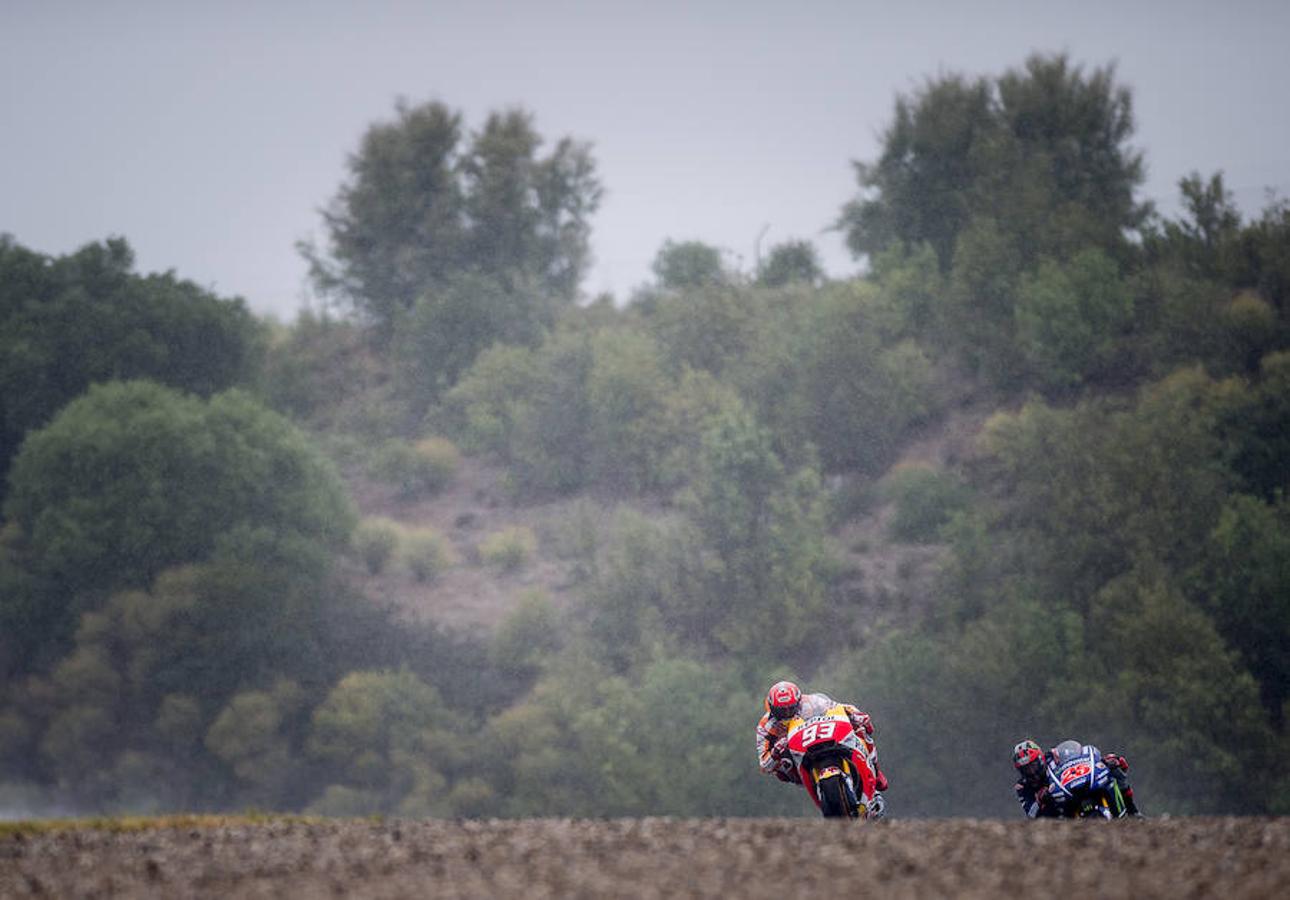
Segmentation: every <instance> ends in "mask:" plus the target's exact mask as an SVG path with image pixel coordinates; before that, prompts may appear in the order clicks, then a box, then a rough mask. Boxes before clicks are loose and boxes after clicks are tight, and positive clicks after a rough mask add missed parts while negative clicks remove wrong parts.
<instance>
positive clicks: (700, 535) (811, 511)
mask: <svg viewBox="0 0 1290 900" xmlns="http://www.w3.org/2000/svg"><path fill="white" fill-rule="evenodd" d="M686 508H687V511H688V513H689V516H690V519H691V521H692V522H693V524H694V527H695V529H696V533H695V544H694V546H695V548H696V549H697V550H698V552H699V553H700V554H701V556H702V558H703V563H702V564H701V566H699V567H698V570H697V571H698V572H699V573H700V574H699V575H698V577H697V581H698V584H697V586H696V587H697V590H698V591H699V592H700V593H699V596H700V597H701V598H702V599H701V600H700V602H699V604H698V605H697V608H696V606H692V612H691V616H693V617H694V621H693V626H694V630H693V633H695V634H702V635H712V636H713V637H715V638H716V641H717V643H718V644H719V645H720V646H721V647H723V648H724V649H726V650H729V651H731V652H733V653H740V654H748V653H756V652H758V651H764V649H765V647H766V644H765V640H766V635H768V634H774V635H775V636H776V638H775V645H776V647H777V648H779V649H780V650H782V651H783V652H791V651H792V650H793V649H800V648H801V646H802V645H803V644H804V643H805V642H806V641H807V640H808V639H809V638H810V637H813V636H815V635H817V634H819V633H820V632H821V630H822V629H824V628H827V627H828V624H827V622H826V619H825V617H824V613H825V595H824V583H823V580H822V577H821V572H822V569H823V563H824V560H825V548H824V543H823V538H824V504H823V493H822V489H821V486H820V483H819V477H818V475H817V474H816V473H815V471H814V470H812V469H802V470H800V471H798V472H795V473H789V472H787V471H786V470H785V468H784V465H783V463H781V462H780V460H779V457H778V456H776V454H775V452H774V449H773V447H772V441H771V435H770V433H769V432H768V431H767V430H766V429H765V428H764V427H762V426H761V425H759V424H758V423H757V422H756V421H755V420H754V419H753V418H752V417H751V416H750V415H748V414H747V413H743V412H736V413H732V414H728V415H723V416H721V417H719V418H717V419H716V420H715V421H714V422H713V424H712V426H711V427H710V429H709V430H708V432H707V433H706V434H705V435H704V440H703V449H702V452H701V455H700V458H699V467H698V472H696V474H695V479H694V482H693V485H692V494H691V496H690V498H689V500H688V502H687V504H686Z"/></svg>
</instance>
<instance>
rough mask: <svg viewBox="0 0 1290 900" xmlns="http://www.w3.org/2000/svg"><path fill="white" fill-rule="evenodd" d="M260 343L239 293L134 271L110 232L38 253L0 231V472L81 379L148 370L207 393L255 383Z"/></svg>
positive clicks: (85, 383)
mask: <svg viewBox="0 0 1290 900" xmlns="http://www.w3.org/2000/svg"><path fill="white" fill-rule="evenodd" d="M261 340H262V335H261V328H260V325H259V324H258V323H257V322H256V320H255V318H254V317H253V316H252V315H251V313H250V312H249V310H248V309H247V308H246V305H245V304H244V303H243V302H242V300H241V299H222V298H219V297H216V296H215V295H214V294H211V293H209V292H208V291H205V290H202V289H201V288H199V287H198V286H197V285H195V284H193V283H192V282H190V281H183V280H181V279H179V278H177V277H176V276H175V275H174V274H173V273H166V274H164V275H155V274H154V275H146V276H141V275H138V274H136V273H135V272H134V253H133V251H132V250H131V249H130V246H129V244H128V243H127V242H126V241H125V240H123V239H121V238H110V239H108V240H107V241H105V242H103V243H91V244H86V245H85V246H84V247H82V248H80V249H79V250H77V251H76V252H75V253H72V254H69V255H67V256H60V257H49V256H45V255H43V254H39V253H35V252H33V251H31V250H27V249H25V248H23V247H21V246H20V245H18V244H17V243H15V242H14V241H13V240H12V239H11V238H9V237H7V236H3V235H0V472H2V471H4V470H6V469H7V468H8V466H9V464H10V461H11V459H12V458H13V456H14V454H15V453H16V452H17V450H18V446H19V444H20V443H21V441H22V439H23V438H24V436H25V435H26V434H27V433H28V432H29V431H32V430H35V429H37V428H40V427H43V426H44V425H46V424H47V423H48V422H49V420H50V419H52V418H53V416H54V414H55V413H57V412H58V411H59V410H60V409H61V408H62V407H63V406H64V405H66V404H67V403H68V402H70V401H71V400H73V399H75V398H76V397H77V396H79V395H80V394H81V393H83V392H84V391H85V389H86V388H88V387H89V386H90V385H91V384H93V383H95V382H100V381H109V380H112V379H130V378H148V379H151V380H154V381H158V382H161V383H163V384H167V385H170V386H171V387H174V388H176V389H178V390H182V391H190V392H193V393H197V394H201V395H203V396H208V395H210V394H212V393H215V392H217V391H221V390H224V389H226V388H230V387H233V386H235V385H239V384H246V383H250V382H251V381H252V380H254V378H255V376H256V370H257V366H258V363H259V352H260V347H261ZM3 491H4V488H3V487H0V496H2V495H3Z"/></svg>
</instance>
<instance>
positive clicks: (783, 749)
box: [770, 735, 788, 759]
mask: <svg viewBox="0 0 1290 900" xmlns="http://www.w3.org/2000/svg"><path fill="white" fill-rule="evenodd" d="M770 753H771V755H772V756H774V757H775V758H776V759H778V758H780V757H781V756H783V755H784V754H786V753H788V736H787V735H785V736H784V737H782V738H780V739H779V740H777V741H776V742H775V746H774V747H772V748H771V749H770Z"/></svg>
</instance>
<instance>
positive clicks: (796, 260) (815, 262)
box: [757, 241, 824, 287]
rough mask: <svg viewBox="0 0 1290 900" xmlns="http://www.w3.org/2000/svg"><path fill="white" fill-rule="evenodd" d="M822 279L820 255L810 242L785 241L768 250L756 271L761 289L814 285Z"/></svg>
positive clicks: (822, 268) (822, 269)
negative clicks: (788, 285) (790, 285)
mask: <svg viewBox="0 0 1290 900" xmlns="http://www.w3.org/2000/svg"><path fill="white" fill-rule="evenodd" d="M822 278H824V267H823V266H822V265H820V255H819V253H817V252H816V250H815V245H814V244H812V243H811V242H810V241H785V242H784V243H782V244H776V245H775V246H774V247H771V248H770V253H769V254H767V256H766V259H764V260H762V262H761V264H760V265H759V266H758V269H757V283H758V284H760V285H762V286H763V287H783V286H784V285H786V284H816V283H818V282H819V281H820V280H821V279H822Z"/></svg>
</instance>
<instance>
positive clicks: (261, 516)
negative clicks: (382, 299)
mask: <svg viewBox="0 0 1290 900" xmlns="http://www.w3.org/2000/svg"><path fill="white" fill-rule="evenodd" d="M11 485H12V490H11V493H10V495H9V497H8V498H7V501H6V504H5V514H6V516H7V517H8V518H10V519H11V520H12V522H13V523H14V525H15V527H16V528H17V529H18V530H19V533H20V541H19V553H20V559H21V562H22V564H23V565H24V566H25V567H26V568H27V569H28V570H29V571H30V572H32V573H34V574H35V575H37V576H38V577H40V578H42V579H44V580H45V582H46V590H47V591H48V593H47V594H46V601H45V602H47V603H50V604H54V605H56V606H57V608H58V609H59V610H60V616H59V621H60V622H61V623H62V626H63V627H64V628H66V627H68V626H70V623H71V622H72V621H74V619H72V618H71V616H73V615H74V614H75V612H77V611H79V610H80V609H83V608H87V606H89V607H92V606H93V605H94V604H95V602H96V601H95V600H94V598H95V597H101V596H103V595H104V594H105V593H106V592H108V591H110V590H113V589H117V588H125V587H146V586H147V585H148V584H149V583H150V582H151V580H152V578H153V577H154V576H156V575H157V573H159V572H161V571H162V570H163V569H166V568H168V567H171V566H173V565H176V564H179V563H186V562H198V561H202V560H205V559H208V558H210V557H211V556H212V555H213V554H214V553H215V551H216V550H217V549H218V548H219V547H220V545H221V542H222V541H229V540H237V541H245V540H246V539H248V538H253V537H254V536H255V535H256V533H257V530H267V531H268V532H269V533H271V534H273V535H274V536H275V537H274V540H275V541H277V542H279V543H280V544H287V543H290V542H291V541H293V540H297V539H299V540H303V541H305V542H317V543H321V544H323V545H328V546H333V547H337V546H340V545H342V544H343V543H344V541H346V540H347V538H348V535H349V532H350V530H351V528H352V526H353V520H354V514H353V512H352V510H351V509H350V505H349V502H348V500H347V498H346V497H345V495H344V492H343V490H342V488H341V485H340V481H339V478H338V477H337V475H336V473H335V471H334V470H333V469H332V467H331V466H330V465H329V464H328V463H327V462H326V461H325V460H324V459H323V458H322V457H321V456H320V455H319V454H318V453H317V451H316V450H314V449H313V447H312V446H311V445H310V444H309V443H308V442H307V441H306V439H305V437H304V435H303V434H302V433H301V432H299V431H298V430H297V429H295V428H294V427H293V426H291V425H290V424H288V423H287V422H286V421H285V420H284V419H282V418H281V417H280V416H278V415H277V414H275V413H272V412H270V411H268V410H267V409H265V408H264V407H262V406H260V405H259V404H258V403H256V402H255V401H253V400H252V399H251V398H250V397H249V396H247V395H246V394H243V393H241V392H237V391H232V392H227V393H224V394H219V395H217V396H215V397H213V398H212V399H211V400H210V401H203V400H201V399H200V398H197V397H193V396H189V395H183V394H178V393H176V392H174V391H171V390H169V389H167V388H164V387H161V386H159V385H156V384H152V383H150V382H141V381H138V382H126V383H112V384H107V385H98V386H95V387H94V388H92V389H91V390H90V391H89V393H88V394H86V395H85V396H84V397H82V398H81V399H79V400H76V401H74V402H73V403H71V404H69V405H68V406H67V407H66V408H65V409H64V410H63V411H62V412H61V413H59V415H58V416H57V417H56V418H55V419H54V421H53V422H51V423H50V424H49V425H48V426H47V427H46V428H44V429H41V430H40V431H38V432H36V433H34V434H32V435H31V436H30V437H29V438H28V440H27V441H26V443H25V444H24V445H23V449H22V452H21V453H20V454H19V456H18V458H17V459H16V460H15V462H14V465H13V470H12V473H11ZM257 540H258V539H257ZM248 546H250V545H248ZM31 639H32V640H33V642H36V643H38V641H37V640H36V637H35V636H32V638H31Z"/></svg>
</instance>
